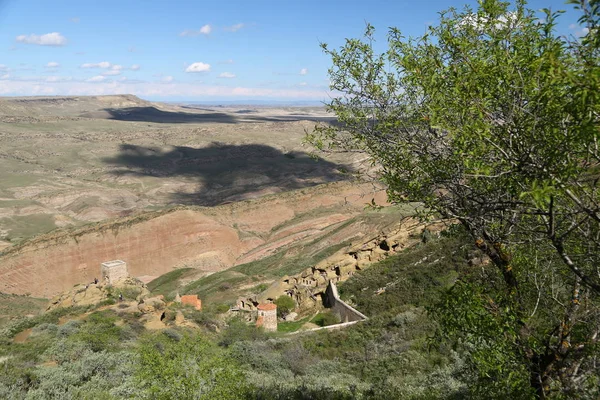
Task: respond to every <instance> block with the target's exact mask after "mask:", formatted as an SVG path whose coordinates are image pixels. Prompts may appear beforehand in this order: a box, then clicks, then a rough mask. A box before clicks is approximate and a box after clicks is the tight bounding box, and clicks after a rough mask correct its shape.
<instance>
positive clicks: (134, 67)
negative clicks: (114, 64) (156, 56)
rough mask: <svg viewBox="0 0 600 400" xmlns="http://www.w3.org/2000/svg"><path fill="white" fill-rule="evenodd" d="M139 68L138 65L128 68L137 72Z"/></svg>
mask: <svg viewBox="0 0 600 400" xmlns="http://www.w3.org/2000/svg"><path fill="white" fill-rule="evenodd" d="M140 68H141V67H140V66H139V65H138V64H133V65H132V66H131V67H129V69H130V70H132V71H139V69H140Z"/></svg>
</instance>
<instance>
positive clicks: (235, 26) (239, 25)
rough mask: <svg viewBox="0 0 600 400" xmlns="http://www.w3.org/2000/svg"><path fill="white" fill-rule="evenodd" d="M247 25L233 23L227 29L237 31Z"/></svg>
mask: <svg viewBox="0 0 600 400" xmlns="http://www.w3.org/2000/svg"><path fill="white" fill-rule="evenodd" d="M244 26H245V25H244V24H235V25H231V26H226V27H225V28H223V29H225V30H226V31H228V32H237V31H239V30H240V29H242V28H243V27H244Z"/></svg>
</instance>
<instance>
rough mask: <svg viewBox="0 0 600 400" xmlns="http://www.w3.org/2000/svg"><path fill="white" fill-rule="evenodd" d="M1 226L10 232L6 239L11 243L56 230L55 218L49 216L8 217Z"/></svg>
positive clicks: (0, 221)
mask: <svg viewBox="0 0 600 400" xmlns="http://www.w3.org/2000/svg"><path fill="white" fill-rule="evenodd" d="M0 225H2V226H3V228H4V229H6V230H8V235H7V237H6V238H7V239H8V240H10V241H18V240H22V239H25V238H29V237H32V236H35V235H37V234H39V233H46V232H50V231H51V230H53V229H56V225H55V224H54V217H53V216H52V215H49V214H32V215H25V216H20V215H19V216H12V217H7V218H3V219H1V220H0Z"/></svg>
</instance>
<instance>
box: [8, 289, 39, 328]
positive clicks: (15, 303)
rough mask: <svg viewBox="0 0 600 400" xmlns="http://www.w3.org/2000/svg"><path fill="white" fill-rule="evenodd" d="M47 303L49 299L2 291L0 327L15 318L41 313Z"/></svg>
mask: <svg viewBox="0 0 600 400" xmlns="http://www.w3.org/2000/svg"><path fill="white" fill-rule="evenodd" d="M47 303H48V300H47V299H38V298H35V297H29V296H21V295H16V294H4V293H0V327H2V326H4V325H6V324H7V323H8V322H9V321H11V320H13V319H15V318H19V317H23V316H25V315H30V314H33V315H38V314H40V313H41V312H42V311H43V310H44V309H45V308H46V304H47Z"/></svg>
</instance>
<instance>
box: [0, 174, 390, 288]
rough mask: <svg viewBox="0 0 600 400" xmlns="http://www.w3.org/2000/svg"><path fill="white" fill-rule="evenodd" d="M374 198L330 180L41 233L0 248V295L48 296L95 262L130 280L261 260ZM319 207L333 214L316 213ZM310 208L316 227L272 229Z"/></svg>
mask: <svg viewBox="0 0 600 400" xmlns="http://www.w3.org/2000/svg"><path fill="white" fill-rule="evenodd" d="M365 196H368V197H365ZM373 196H374V197H375V199H376V201H377V202H379V204H382V203H384V202H385V193H384V192H378V193H375V194H373V193H372V192H369V191H368V188H367V187H366V186H360V185H355V186H350V185H347V184H343V183H341V184H332V185H324V186H323V187H320V188H312V189H303V190H301V191H296V192H289V193H283V194H280V195H278V196H273V197H269V198H266V199H259V200H252V201H247V202H241V203H232V204H229V205H223V206H218V207H213V208H197V207H179V208H175V209H172V210H167V211H162V212H153V213H144V214H140V215H137V216H133V217H127V218H121V219H118V220H116V221H112V222H109V223H102V224H97V225H93V226H88V227H84V228H79V229H74V230H65V231H58V232H55V233H50V234H46V235H43V236H40V237H38V238H35V239H33V240H30V241H28V242H26V243H24V244H22V245H18V246H13V247H11V248H8V249H6V250H4V252H3V253H0V292H4V293H14V294H31V295H33V296H36V297H46V298H49V297H51V296H54V295H55V294H57V293H60V292H63V291H65V290H69V289H70V288H72V287H73V286H74V285H77V284H79V283H81V282H92V281H93V280H94V278H96V277H99V276H100V264H101V263H102V262H104V261H107V260H115V259H120V260H123V261H125V262H126V263H127V266H128V270H129V274H130V275H131V276H136V277H137V276H143V275H149V276H160V275H162V274H165V273H167V272H170V271H172V270H173V269H175V268H180V267H194V268H197V269H199V270H200V271H205V272H216V271H221V270H224V269H227V268H230V267H232V266H234V265H236V264H240V263H245V262H248V261H251V260H256V259H260V258H263V257H266V256H268V255H270V254H272V253H273V252H274V251H276V250H277V249H279V248H280V247H281V246H285V245H289V244H290V243H292V242H294V243H296V242H297V241H300V240H304V241H307V242H308V241H311V240H314V239H315V238H316V237H318V236H319V235H320V234H322V233H323V232H324V231H326V230H327V229H329V227H331V226H335V225H336V224H339V223H341V222H343V221H344V220H345V219H349V218H352V217H353V216H356V215H359V214H360V213H361V212H362V210H363V206H364V203H366V202H367V201H368V200H370V199H371V198H372V197H373ZM367 199H368V200H367ZM324 208H328V210H331V212H330V213H331V214H332V215H334V218H332V219H330V220H328V219H326V218H323V214H326V213H323V211H322V210H323V209H324ZM316 209H318V210H320V213H321V214H319V215H318V218H315V219H316V220H317V222H318V224H317V226H315V227H311V224H310V219H311V218H307V219H306V220H303V225H301V226H299V227H298V228H297V230H294V229H287V230H286V229H285V228H284V229H282V231H283V233H282V232H280V231H278V230H276V228H277V227H281V226H285V225H286V223H289V222H290V221H294V218H296V217H297V216H298V215H305V214H306V213H310V211H311V210H316ZM340 211H342V212H343V214H344V215H345V217H344V218H345V219H344V218H341V217H340V215H341V214H340ZM298 230H299V231H300V232H298ZM299 233H302V235H300V236H293V235H298V234H299ZM286 235H288V236H289V237H290V239H289V240H287V239H286V238H285V236H286ZM271 236H272V238H271ZM292 236H293V237H292ZM336 239H337V238H336ZM271 240H276V241H279V242H278V246H277V247H276V248H275V247H272V246H270V245H269V244H270V242H271ZM286 240H287V241H286ZM343 240H344V239H343ZM343 240H341V241H343Z"/></svg>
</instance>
